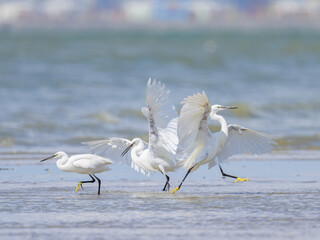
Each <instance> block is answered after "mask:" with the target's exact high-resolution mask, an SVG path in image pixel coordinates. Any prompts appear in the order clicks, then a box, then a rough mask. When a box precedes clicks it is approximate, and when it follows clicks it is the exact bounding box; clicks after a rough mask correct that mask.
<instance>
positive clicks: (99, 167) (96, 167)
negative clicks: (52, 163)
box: [41, 151, 113, 194]
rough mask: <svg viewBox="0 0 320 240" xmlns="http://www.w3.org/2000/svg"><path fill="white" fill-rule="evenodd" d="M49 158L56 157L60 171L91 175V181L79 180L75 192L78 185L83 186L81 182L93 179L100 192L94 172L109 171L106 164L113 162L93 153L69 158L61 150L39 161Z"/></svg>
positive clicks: (99, 181)
mask: <svg viewBox="0 0 320 240" xmlns="http://www.w3.org/2000/svg"><path fill="white" fill-rule="evenodd" d="M51 158H58V160H57V162H56V165H57V167H58V168H59V169H60V170H61V171H64V172H75V173H79V174H88V175H89V176H90V177H91V179H92V181H82V182H79V184H78V186H77V188H76V192H77V191H78V190H79V187H81V188H83V187H82V183H84V182H95V179H97V180H98V183H99V188H98V194H100V185H101V180H100V179H99V178H97V177H96V176H95V175H94V174H95V173H101V172H105V171H109V170H110V168H109V166H108V165H109V164H112V163H113V162H112V161H111V160H110V159H109V158H104V157H100V156H97V155H94V154H79V155H73V156H71V157H70V158H69V157H68V155H67V154H66V153H65V152H61V151H60V152H57V153H55V154H54V155H52V156H50V157H48V158H45V159H43V160H41V162H43V161H46V160H49V159H51Z"/></svg>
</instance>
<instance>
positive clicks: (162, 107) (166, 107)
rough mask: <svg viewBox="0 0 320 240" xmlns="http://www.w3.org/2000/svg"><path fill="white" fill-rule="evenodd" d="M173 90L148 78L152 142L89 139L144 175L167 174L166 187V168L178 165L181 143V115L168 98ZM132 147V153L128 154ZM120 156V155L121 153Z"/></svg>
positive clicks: (98, 149)
mask: <svg viewBox="0 0 320 240" xmlns="http://www.w3.org/2000/svg"><path fill="white" fill-rule="evenodd" d="M169 93H170V91H169V90H167V89H166V88H165V85H164V84H161V82H160V81H159V82H156V81H155V80H154V81H151V79H149V81H148V83H147V88H146V103H147V106H146V107H143V108H142V109H141V110H142V113H143V114H144V116H145V117H146V118H147V119H148V122H149V143H146V142H144V141H143V140H141V139H140V138H134V139H133V140H132V141H130V140H127V139H123V138H110V139H107V140H97V141H91V142H86V143H85V144H87V145H88V146H89V148H90V149H91V150H92V151H94V152H96V153H97V154H106V155H107V156H111V157H112V159H115V160H118V161H119V162H124V163H127V164H131V167H132V168H134V169H135V170H136V171H138V172H141V173H142V174H144V175H150V173H152V172H160V173H162V174H163V175H164V176H165V177H166V183H165V185H164V187H163V191H165V190H168V191H169V189H170V184H169V179H170V178H169V176H168V175H167V172H170V171H173V170H175V169H176V167H177V164H176V159H175V154H176V149H177V145H178V136H177V121H178V116H177V113H176V111H175V108H174V105H173V104H172V103H170V101H169V99H168V98H169ZM130 150H131V152H130V154H127V153H128V152H129V151H130ZM120 156H121V158H120V159H119V157H120Z"/></svg>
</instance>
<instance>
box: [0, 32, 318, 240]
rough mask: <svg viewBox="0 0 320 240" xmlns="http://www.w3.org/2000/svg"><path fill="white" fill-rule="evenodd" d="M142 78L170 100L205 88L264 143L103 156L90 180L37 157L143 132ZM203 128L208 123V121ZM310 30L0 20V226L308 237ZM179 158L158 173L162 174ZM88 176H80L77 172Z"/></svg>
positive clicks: (314, 171) (120, 235)
mask: <svg viewBox="0 0 320 240" xmlns="http://www.w3.org/2000/svg"><path fill="white" fill-rule="evenodd" d="M149 78H155V79H157V80H160V81H162V82H163V83H165V84H166V86H167V88H168V89H170V90H171V95H170V97H171V100H172V102H173V103H174V104H175V106H176V109H177V111H178V112H179V110H180V108H181V104H180V102H181V101H182V100H183V98H185V97H187V96H189V95H192V94H194V93H197V92H201V91H205V92H206V94H207V95H208V98H209V100H210V102H211V103H212V104H222V105H236V106H238V107H239V109H238V110H235V111H229V112H227V111H225V112H224V113H222V114H223V116H224V117H225V118H226V120H227V122H228V123H233V124H239V125H242V126H245V127H248V128H252V129H255V130H258V131H261V132H264V133H266V134H269V135H270V136H272V137H273V138H274V139H275V140H276V141H277V142H278V146H277V147H276V148H275V149H274V151H273V152H272V153H270V154H267V155H264V156H247V155H241V156H235V157H233V158H232V159H231V160H230V161H227V162H226V163H224V164H223V165H222V166H223V168H224V171H225V172H226V173H229V174H233V175H237V176H239V177H249V179H250V180H249V182H240V183H239V182H238V183H233V181H232V179H228V178H225V179H223V178H222V177H221V174H220V172H219V170H218V169H217V168H216V167H215V168H213V169H211V170H210V171H208V169H207V166H202V167H201V168H199V170H197V171H196V172H194V173H192V174H190V176H189V177H188V178H187V180H186V182H185V183H184V185H183V187H182V188H181V189H180V190H179V191H178V192H177V193H176V194H174V195H172V194H170V193H167V192H162V191H161V189H162V187H163V184H164V178H163V176H161V175H160V174H158V173H155V174H153V175H151V177H150V178H148V177H145V176H143V175H140V174H138V173H136V172H134V170H133V169H131V168H130V166H124V165H116V164H115V165H114V166H112V167H111V168H112V170H111V171H109V172H106V173H101V174H99V175H98V176H99V177H100V178H101V180H102V192H101V195H100V196H98V195H97V194H96V192H97V185H96V184H87V185H84V190H81V191H79V192H77V193H75V192H74V189H75V187H76V184H77V182H78V181H80V180H87V178H89V177H88V176H85V175H77V174H75V173H65V172H61V171H59V170H58V169H57V167H56V166H55V162H54V161H53V160H52V161H48V162H44V163H40V162H39V160H41V159H43V158H45V157H47V156H50V155H52V154H53V153H55V152H57V151H60V150H62V151H65V152H67V153H69V154H70V155H71V154H77V153H86V152H88V149H86V148H85V147H84V146H83V145H82V144H81V143H82V142H84V141H90V140H96V139H104V138H109V137H113V136H117V137H125V138H134V137H141V138H143V139H145V140H147V137H148V125H147V121H146V119H145V118H144V117H143V115H142V113H141V111H140V109H141V107H142V106H144V105H145V87H146V83H147V81H148V79H149ZM210 127H211V129H212V130H217V127H216V124H215V123H214V122H211V123H210ZM319 160H320V32H319V31H313V30H246V31H240V30H212V29H207V30H204V29H203V30H195V29H193V30H177V31H173V30H161V29H156V30H150V29H149V30H131V31H129V30H121V31H120V30H119V31H117V30H92V31H89V30H86V31H84V30H77V31H76V30H70V31H67V30H64V31H59V30H51V31H22V30H20V31H4V30H3V31H1V30H0V213H1V218H0V238H1V239H22V238H23V239H44V238H45V239H57V238H58V237H61V238H64V239H109V238H112V239H134V238H136V239H150V238H153V239H232V238H243V239H271V238H272V239H317V238H319V237H320V230H319V229H320V224H319V223H320V201H319V196H320V161H319ZM184 174H185V171H184V170H182V169H180V170H178V171H177V172H174V173H171V174H170V177H171V186H172V187H175V186H176V185H178V184H179V182H180V181H181V179H182V178H183V176H184ZM88 180H89V179H88Z"/></svg>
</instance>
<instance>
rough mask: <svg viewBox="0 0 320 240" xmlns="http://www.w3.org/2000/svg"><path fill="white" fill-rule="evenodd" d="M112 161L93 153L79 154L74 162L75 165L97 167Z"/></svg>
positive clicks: (88, 167)
mask: <svg viewBox="0 0 320 240" xmlns="http://www.w3.org/2000/svg"><path fill="white" fill-rule="evenodd" d="M112 163H113V162H112V161H111V160H110V159H108V158H103V157H100V156H97V155H93V154H81V155H78V157H77V159H75V160H74V161H73V163H72V164H73V166H75V167H80V168H86V169H97V168H100V167H102V166H104V165H109V164H112Z"/></svg>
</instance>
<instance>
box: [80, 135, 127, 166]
mask: <svg viewBox="0 0 320 240" xmlns="http://www.w3.org/2000/svg"><path fill="white" fill-rule="evenodd" d="M83 144H85V145H87V147H88V148H89V149H90V152H92V153H95V154H97V155H103V156H107V157H109V158H111V159H113V160H114V161H116V162H119V163H125V164H131V156H130V154H126V155H125V156H123V157H122V156H121V153H122V152H123V151H124V150H125V149H126V148H127V147H128V146H129V145H130V144H131V141H130V140H128V139H125V138H116V137H113V138H110V139H105V140H96V141H89V142H83Z"/></svg>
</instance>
